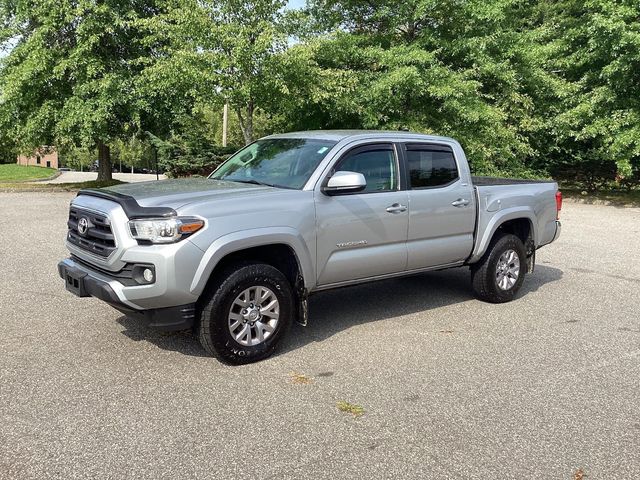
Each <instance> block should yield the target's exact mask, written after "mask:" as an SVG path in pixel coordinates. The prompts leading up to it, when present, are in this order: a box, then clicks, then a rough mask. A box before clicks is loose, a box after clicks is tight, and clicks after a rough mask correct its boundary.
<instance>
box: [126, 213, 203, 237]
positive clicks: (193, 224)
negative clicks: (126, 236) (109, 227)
mask: <svg viewBox="0 0 640 480" xmlns="http://www.w3.org/2000/svg"><path fill="white" fill-rule="evenodd" d="M202 227H204V220H201V219H199V218H194V217H173V218H149V219H144V220H131V221H130V222H129V230H130V231H131V235H132V236H133V238H135V239H136V240H142V241H146V242H151V243H174V242H177V241H179V240H182V239H183V238H185V237H188V236H189V235H191V234H193V233H195V232H197V231H198V230H200V229H201V228H202Z"/></svg>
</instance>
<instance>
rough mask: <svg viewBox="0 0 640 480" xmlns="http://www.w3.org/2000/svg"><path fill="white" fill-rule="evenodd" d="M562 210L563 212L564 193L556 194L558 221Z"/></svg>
mask: <svg viewBox="0 0 640 480" xmlns="http://www.w3.org/2000/svg"><path fill="white" fill-rule="evenodd" d="M560 210H562V192H561V191H560V190H558V191H557V192H556V220H560Z"/></svg>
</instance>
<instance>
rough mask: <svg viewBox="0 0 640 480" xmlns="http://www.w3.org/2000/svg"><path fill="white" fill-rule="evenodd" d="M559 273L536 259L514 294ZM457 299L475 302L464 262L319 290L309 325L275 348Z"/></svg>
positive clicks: (287, 348)
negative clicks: (389, 278)
mask: <svg viewBox="0 0 640 480" xmlns="http://www.w3.org/2000/svg"><path fill="white" fill-rule="evenodd" d="M562 274H563V272H562V270H560V269H557V268H553V267H547V266H544V265H536V270H535V272H534V274H532V275H529V276H527V278H526V279H525V282H524V284H523V285H522V288H521V290H520V292H519V293H518V297H517V298H520V297H522V296H524V295H527V294H528V293H530V292H535V291H536V290H538V289H539V288H540V287H542V286H543V285H546V284H548V283H552V282H555V281H557V280H560V279H561V278H562ZM462 302H480V301H479V300H476V299H475V297H474V296H473V292H472V290H471V279H470V274H469V270H468V269H467V268H454V269H449V270H443V271H439V272H428V273H422V274H417V275H413V276H410V277H402V278H397V279H392V280H384V281H379V282H373V283H368V284H364V285H358V286H354V287H348V288H342V289H337V290H331V291H327V292H321V293H318V294H316V295H314V296H312V297H311V298H310V299H309V322H308V325H307V326H306V327H302V326H300V325H298V324H296V325H294V326H293V328H292V329H291V333H290V335H289V337H288V338H287V339H286V340H285V341H284V345H283V346H282V348H280V350H279V352H278V354H283V353H286V352H289V351H291V350H295V349H297V348H300V347H303V346H304V345H306V344H308V343H312V342H322V341H324V340H326V339H328V338H329V337H331V336H333V335H334V334H336V333H339V332H340V331H343V330H346V329H347V328H349V327H352V326H355V325H360V324H362V323H373V322H377V321H381V320H388V319H392V318H395V317H399V316H403V315H410V314H413V313H418V312H424V311H427V310H431V309H435V308H440V307H446V306H448V305H454V304H457V303H462ZM496 308H499V307H498V306H496Z"/></svg>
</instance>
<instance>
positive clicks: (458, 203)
mask: <svg viewBox="0 0 640 480" xmlns="http://www.w3.org/2000/svg"><path fill="white" fill-rule="evenodd" d="M451 205H453V206H454V207H466V206H467V205H469V200H467V199H466V198H459V199H457V200H456V201H455V202H451Z"/></svg>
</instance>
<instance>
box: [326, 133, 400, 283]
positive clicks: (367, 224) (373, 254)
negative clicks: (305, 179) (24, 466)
mask: <svg viewBox="0 0 640 480" xmlns="http://www.w3.org/2000/svg"><path fill="white" fill-rule="evenodd" d="M338 171H350V172H358V173H362V174H363V175H364V177H365V180H366V181H367V186H366V188H365V189H364V190H363V191H361V192H357V193H351V194H345V195H335V196H327V195H325V194H324V193H322V192H321V191H320V190H316V198H315V200H316V222H317V235H318V236H317V238H318V248H317V262H318V263H317V264H318V286H323V285H329V284H333V283H339V282H344V281H349V280H355V279H362V278H368V277H374V276H377V275H385V274H390V273H396V272H402V271H404V270H405V269H406V265H407V247H406V241H407V228H408V221H409V220H408V219H409V214H408V203H407V200H408V197H407V191H406V190H401V189H400V175H399V163H398V158H397V154H396V151H395V148H394V146H393V145H392V144H390V143H381V144H373V145H366V146H361V147H356V148H354V149H352V150H350V151H348V152H347V153H346V154H345V155H344V156H343V157H342V158H341V159H339V160H338V162H337V163H336V165H335V166H334V168H333V169H332V174H333V173H335V172H338ZM325 181H326V179H325Z"/></svg>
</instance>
